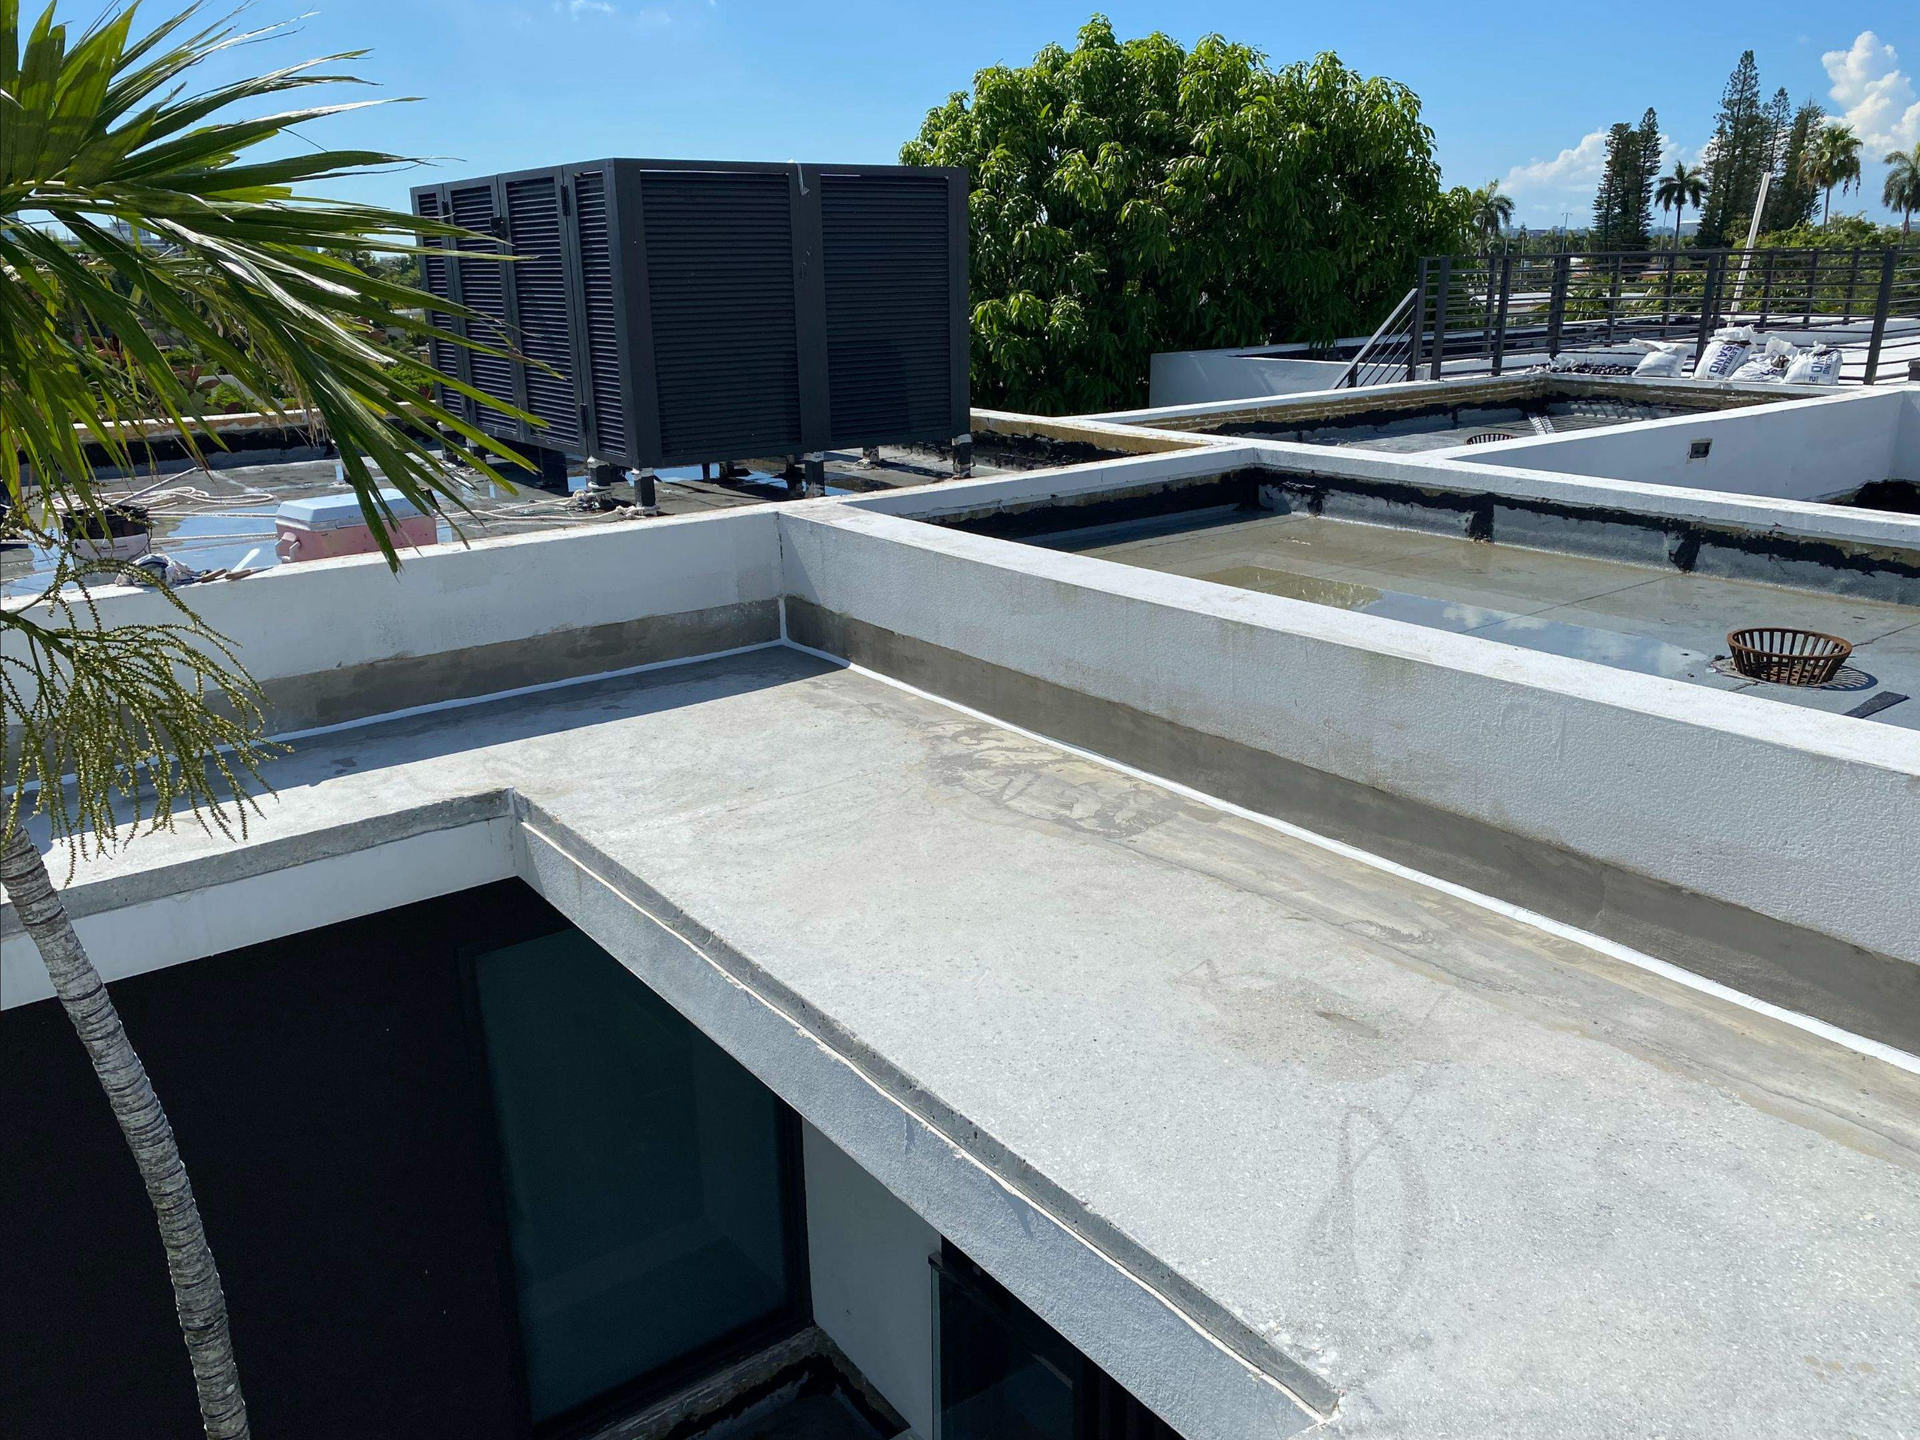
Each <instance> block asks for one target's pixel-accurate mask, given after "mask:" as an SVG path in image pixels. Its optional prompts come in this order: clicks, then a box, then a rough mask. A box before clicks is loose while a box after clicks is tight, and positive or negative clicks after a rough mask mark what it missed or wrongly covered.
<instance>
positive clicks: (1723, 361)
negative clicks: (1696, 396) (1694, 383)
mask: <svg viewBox="0 0 1920 1440" xmlns="http://www.w3.org/2000/svg"><path fill="white" fill-rule="evenodd" d="M1752 350H1753V328H1752V327H1751V326H1749V325H1723V326H1721V327H1720V328H1719V329H1718V330H1716V331H1714V332H1713V338H1712V339H1711V340H1709V341H1707V343H1706V346H1705V347H1704V348H1703V349H1702V350H1701V351H1700V361H1699V363H1698V364H1696V365H1695V366H1694V367H1693V378H1694V379H1696V380H1726V379H1729V378H1731V377H1732V375H1733V372H1734V371H1735V370H1738V369H1739V368H1740V367H1741V366H1742V365H1743V364H1745V363H1746V360H1747V356H1748V354H1749V353H1751V351H1752Z"/></svg>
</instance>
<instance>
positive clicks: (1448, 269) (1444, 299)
mask: <svg viewBox="0 0 1920 1440" xmlns="http://www.w3.org/2000/svg"><path fill="white" fill-rule="evenodd" d="M1438 288H1439V291H1440V293H1439V295H1438V296H1437V297H1435V298H1436V304H1435V306H1434V312H1433V366H1432V369H1431V370H1429V371H1428V373H1427V378H1428V379H1429V380H1438V379H1439V378H1440V367H1441V365H1442V364H1443V363H1444V362H1445V360H1446V358H1447V312H1448V310H1449V309H1450V308H1451V307H1452V305H1453V257H1452V256H1451V255H1442V256H1441V257H1440V280H1439V286H1438Z"/></svg>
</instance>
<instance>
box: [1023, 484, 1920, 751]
mask: <svg viewBox="0 0 1920 1440" xmlns="http://www.w3.org/2000/svg"><path fill="white" fill-rule="evenodd" d="M1041 543H1045V544H1048V545H1051V546H1054V547H1056V548H1062V549H1073V550H1077V551H1079V552H1080V553H1082V554H1088V555H1095V556H1099V557H1101V558H1103V559H1108V560H1114V561H1118V562H1120V563H1122V564H1126V565H1135V566H1139V567H1141V568H1143V569H1148V570H1160V571H1165V572H1168V573H1171V574H1176V575H1188V576H1191V577H1193V578H1195V579H1200V580H1211V581H1213V582H1215V583H1217V584H1221V585H1232V586H1236V587H1238V588H1240V589H1243V590H1257V591H1260V592H1262V593H1265V594H1270V595H1284V596H1287V597H1288V598H1290V599H1295V600H1307V601H1312V602H1313V603H1315V604H1320V605H1329V606H1333V607H1335V608H1337V609H1342V610H1357V611H1361V612H1363V613H1365V614H1369V615H1383V616H1386V617H1388V618H1390V619H1395V620H1407V621H1411V622H1413V623H1414V624H1417V625H1425V626H1427V627H1429V628H1431V629H1436V630H1448V631H1452V632H1454V633H1457V634H1467V635H1475V636H1479V637H1481V638H1483V639H1487V640H1496V641H1499V642H1501V643H1503V644H1507V645H1517V646H1519V647H1521V648H1523V649H1528V650H1544V651H1548V652H1550V653H1552V654H1556V655H1568V656H1572V657H1574V658H1575V659H1580V660H1591V661H1594V662H1596V663H1599V664H1602V665H1611V666H1615V667H1617V668H1620V669H1625V670H1638V671H1641V672H1643V673H1646V674H1650V675H1663V676H1666V677H1667V678H1669V679H1675V680H1687V681H1691V682H1693V683H1695V684H1699V685H1707V686H1710V687H1712V688H1714V689H1719V690H1740V691H1743V692H1744V693H1747V694H1750V695H1755V696H1760V697H1763V698H1766V699H1770V700H1779V701H1783V702H1786V703H1788V704H1794V705H1806V706H1810V707H1812V708H1815V709H1819V710H1828V711H1833V712H1836V713H1845V712H1846V711H1849V710H1852V709H1855V708H1857V707H1859V706H1861V705H1863V704H1866V703H1868V702H1872V701H1875V700H1880V701H1881V703H1882V704H1883V705H1884V706H1885V708H1882V709H1880V710H1878V711H1877V712H1876V713H1875V714H1874V715H1873V716H1872V717H1871V718H1872V719H1875V720H1879V721H1882V722H1884V723H1887V724H1893V725H1902V726H1905V727H1908V728H1911V729H1920V607H1915V606H1909V605H1895V604H1889V603H1886V602H1882V601H1875V600H1865V599H1858V598H1854V597H1851V596H1845V595H1820V594H1817V593H1813V592H1810V591H1805V590H1795V589H1788V588H1786V587H1784V586H1776V585H1763V584H1758V583H1755V582H1752V581H1747V580H1733V579H1725V578H1722V577H1719V576H1712V575H1699V574H1681V573H1679V572H1677V571H1675V570H1673V569H1671V568H1668V569H1655V568H1653V567H1651V566H1646V565H1635V564H1630V563H1627V562H1624V561H1617V560H1602V559H1594V558H1589V557H1586V556H1578V555H1566V554H1558V553H1555V552H1551V551H1544V550H1529V549H1523V548H1521V547H1519V546H1514V545H1499V544H1490V543H1487V542H1484V541H1472V540H1464V539H1459V538H1455V537H1453V536H1446V535H1436V534H1431V533H1428V532H1425V531H1416V530H1398V529H1393V528H1391V527H1388V526H1383V525H1367V524H1361V523H1358V522H1355V521H1348V520H1331V519H1327V518H1324V517H1318V516H1311V515H1303V514H1288V515H1266V516H1261V517H1259V518H1254V519H1248V518H1246V516H1245V515H1244V513H1242V512H1237V511H1225V512H1208V513H1207V514H1204V515H1196V516H1180V517H1171V518H1168V519H1164V520H1157V521H1142V522H1138V523H1136V524H1135V525H1132V526H1124V527H1105V528H1103V529H1102V530H1100V531H1099V532H1087V533H1086V534H1085V535H1082V536H1076V535H1075V534H1074V533H1073V532H1071V531H1069V532H1064V533H1062V534H1058V535H1054V536H1049V537H1044V539H1043V540H1042V541H1041ZM1747 625H1786V626H1796V627H1799V628H1802V629H1809V630H1818V631H1820V632H1822V633H1824V634H1830V635H1838V636H1840V637H1841V638H1842V639H1845V640H1848V641H1850V642H1852V644H1853V646H1854V652H1853V656H1852V658H1851V660H1850V661H1849V663H1848V664H1847V665H1846V666H1845V667H1843V668H1842V670H1841V671H1840V673H1839V675H1838V676H1837V677H1836V678H1835V680H1834V681H1833V683H1832V684H1830V685H1827V686H1823V687H1820V688H1817V689H1809V688H1801V687H1797V686H1790V685H1773V684H1767V683H1764V682H1761V681H1756V680H1749V679H1747V678H1745V677H1744V676H1741V675H1738V674H1736V673H1735V672H1733V671H1732V669H1731V667H1730V666H1729V665H1728V664H1727V663H1726V661H1725V659H1724V657H1725V656H1726V654H1727V641H1726V637H1727V632H1728V631H1729V630H1733V629H1737V628H1739V627H1742V626H1747ZM1893 695H1905V696H1908V697H1915V698H1909V699H1907V700H1903V701H1900V702H1898V703H1895V704H1892V705H1886V704H1885V698H1884V697H1890V696H1893Z"/></svg>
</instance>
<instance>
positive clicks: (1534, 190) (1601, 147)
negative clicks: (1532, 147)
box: [1500, 130, 1607, 200]
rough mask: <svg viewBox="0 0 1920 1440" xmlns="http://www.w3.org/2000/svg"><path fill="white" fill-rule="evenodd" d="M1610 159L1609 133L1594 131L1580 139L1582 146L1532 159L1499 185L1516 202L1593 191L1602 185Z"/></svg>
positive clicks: (1512, 170)
mask: <svg viewBox="0 0 1920 1440" xmlns="http://www.w3.org/2000/svg"><path fill="white" fill-rule="evenodd" d="M1606 159H1607V132H1606V131H1605V130H1595V131H1593V132H1591V133H1590V134H1587V135H1582V136H1581V137H1580V143H1579V144H1577V145H1573V146H1570V147H1569V148H1567V149H1565V150H1562V151H1561V152H1560V153H1559V154H1558V155H1556V156H1554V157H1553V159H1551V160H1529V161H1528V162H1527V163H1526V164H1524V165H1516V166H1514V167H1513V169H1511V170H1509V171H1508V172H1507V178H1506V179H1504V180H1502V181H1501V182H1500V188H1501V189H1503V190H1505V191H1506V192H1507V194H1509V195H1511V196H1512V197H1513V198H1514V199H1515V200H1534V199H1540V198H1546V197H1548V196H1549V195H1555V196H1557V195H1560V194H1561V193H1563V192H1565V191H1568V190H1582V189H1584V190H1591V189H1592V188H1593V187H1594V186H1595V185H1597V184H1598V183H1599V182H1600V169H1601V167H1602V166H1603V165H1605V163H1606Z"/></svg>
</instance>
